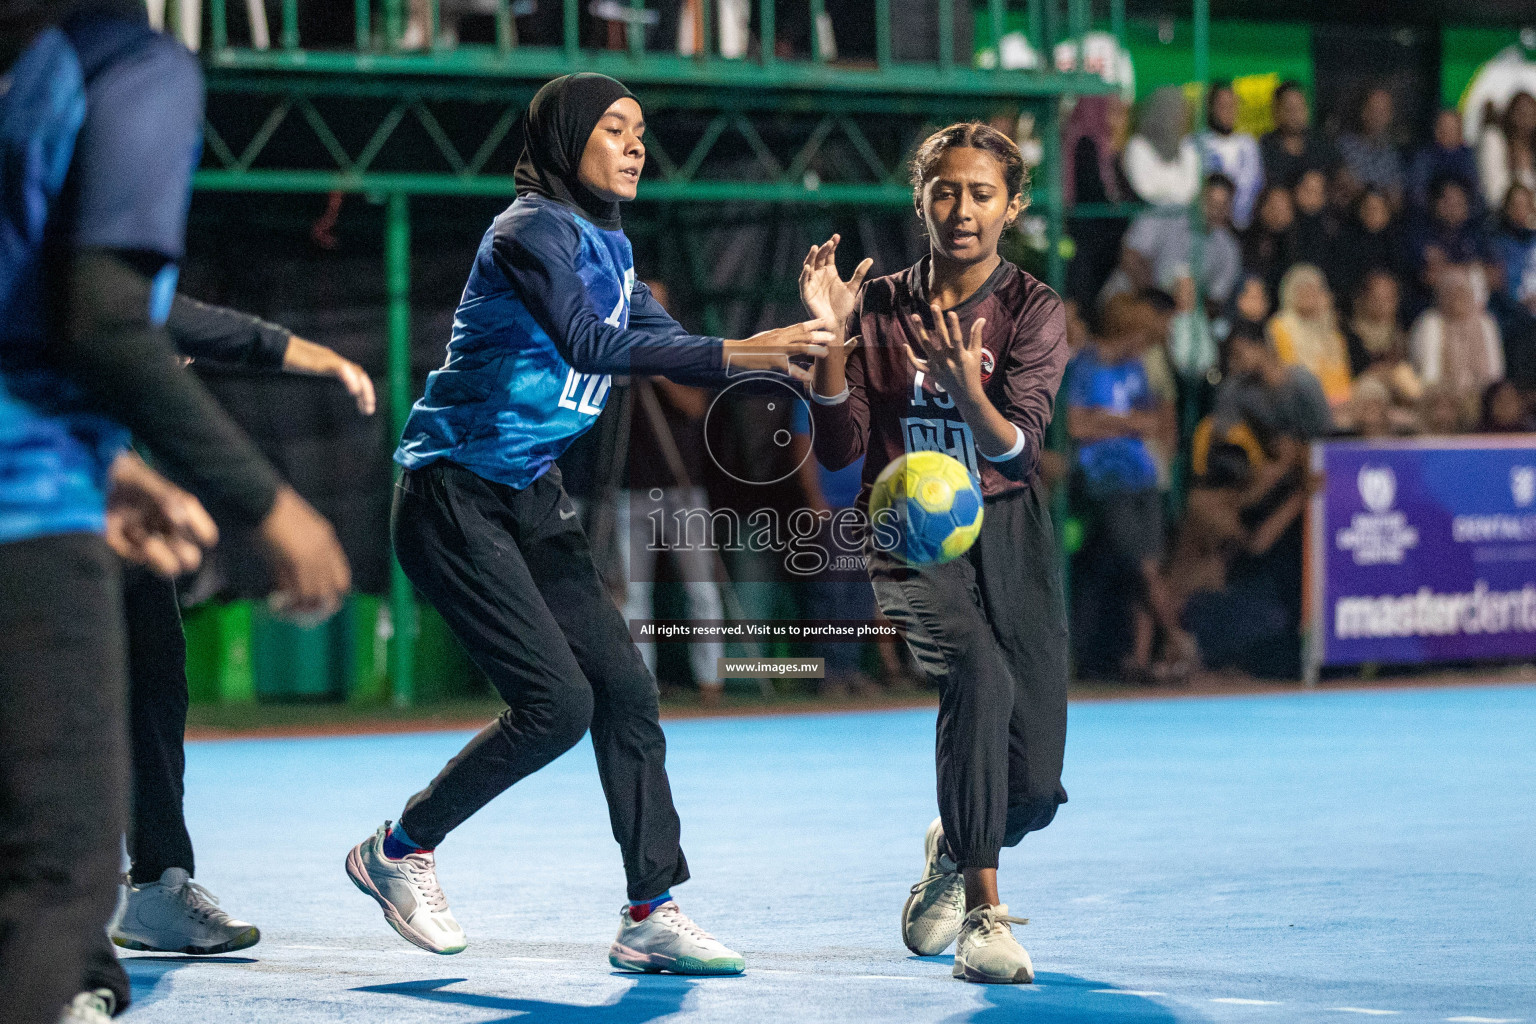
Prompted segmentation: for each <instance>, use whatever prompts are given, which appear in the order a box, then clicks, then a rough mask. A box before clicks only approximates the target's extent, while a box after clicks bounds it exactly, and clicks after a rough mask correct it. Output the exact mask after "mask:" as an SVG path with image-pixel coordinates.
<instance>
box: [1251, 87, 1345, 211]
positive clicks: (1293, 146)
mask: <svg viewBox="0 0 1536 1024" xmlns="http://www.w3.org/2000/svg"><path fill="white" fill-rule="evenodd" d="M1270 103H1271V111H1272V113H1273V114H1274V118H1275V129H1274V131H1272V132H1269V133H1268V134H1267V135H1265V136H1264V138H1263V139H1261V140H1260V141H1259V154H1260V156H1261V157H1262V158H1263V161H1264V180H1265V181H1267V182H1268V183H1269V184H1271V185H1280V186H1285V187H1289V186H1291V185H1294V184H1295V183H1296V181H1297V179H1299V178H1300V177H1301V174H1302V172H1303V171H1310V170H1319V171H1322V172H1324V173H1325V174H1326V173H1328V172H1329V171H1332V170H1333V168H1334V167H1335V166H1336V165H1337V164H1338V162H1339V155H1338V152H1337V150H1335V149H1334V148H1333V146H1332V144H1331V143H1329V142H1328V140H1327V139H1325V138H1323V137H1322V136H1321V135H1319V134H1318V133H1317V132H1315V131H1313V130H1312V112H1311V110H1310V109H1309V108H1308V106H1307V96H1306V93H1304V92H1302V89H1301V84H1300V83H1299V82H1296V81H1293V80H1286V81H1284V82H1281V83H1280V85H1279V87H1278V88H1276V89H1275V95H1274V98H1273V99H1272V100H1271V101H1270Z"/></svg>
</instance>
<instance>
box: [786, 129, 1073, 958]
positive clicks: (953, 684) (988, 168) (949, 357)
mask: <svg viewBox="0 0 1536 1024" xmlns="http://www.w3.org/2000/svg"><path fill="white" fill-rule="evenodd" d="M912 184H913V190H914V197H913V198H914V202H915V204H916V207H917V212H918V216H919V217H920V218H921V219H922V222H923V225H924V227H925V228H926V229H927V233H928V241H929V254H928V255H927V256H925V257H924V258H923V259H922V260H921V261H920V262H919V263H918V264H917V265H916V266H914V267H910V268H908V269H906V270H903V271H901V272H900V273H897V274H892V275H890V276H889V277H881V278H876V279H874V280H871V281H869V282H867V283H864V284H862V287H861V282H863V279H864V276H865V274H866V273H868V271H869V267H870V262H871V261H869V260H865V261H864V263H862V264H861V265H860V266H859V267H858V268H857V269H856V270H855V271H854V274H853V277H852V278H851V279H850V280H848V281H844V280H842V279H841V277H840V276H839V275H838V272H837V269H836V267H835V265H834V263H833V257H834V255H835V253H836V249H837V243H838V239H837V237H836V236H834V237H833V238H832V239H831V240H830V241H828V242H827V243H826V244H824V245H821V246H817V247H814V248H813V249H812V250H811V252H810V253H809V255H807V257H806V261H805V267H804V270H803V272H802V274H801V278H800V290H801V297H802V299H803V300H804V301H805V303H806V306H807V307H808V308H809V309H810V310H811V311H812V312H813V313H815V314H816V315H818V316H822V317H824V318H826V319H828V320H830V321H831V322H834V323H839V324H841V325H843V326H842V330H843V337H842V338H840V339H839V343H837V344H833V345H832V346H831V347H830V350H829V352H828V354H827V355H826V356H824V357H821V358H819V359H818V360H817V363H816V367H815V371H814V381H813V384H812V386H811V398H812V399H813V400H814V402H813V405H812V417H813V422H814V426H815V439H814V447H815V452H816V457H817V458H818V459H819V460H820V461H821V463H822V464H823V465H824V466H826V467H827V468H828V469H837V468H840V467H842V466H845V465H847V464H848V463H850V462H852V461H853V460H854V459H856V458H858V457H859V456H860V455H864V456H865V461H864V487H863V491H862V494H861V496H860V507H861V508H866V509H867V505H868V500H869V490H870V486H871V484H872V483H873V482H874V480H875V478H876V477H877V476H879V475H880V472H881V470H883V469H885V467H886V466H887V465H889V464H890V462H891V461H892V460H893V459H895V458H897V457H899V456H901V455H903V454H905V453H907V452H912V451H940V452H944V453H946V454H948V455H951V456H953V457H954V458H956V459H958V460H959V461H960V462H961V463H963V464H964V465H965V467H966V468H967V469H968V470H970V472H971V473H972V474H973V475H974V476H976V477H977V478H978V479H979V480H980V482H981V488H982V493H983V494H984V496H985V499H986V504H985V516H984V518H983V521H982V526H981V534H980V536H979V537H978V538H977V541H976V543H975V544H974V545H973V546H972V547H971V549H970V551H968V552H967V553H966V554H965V555H964V556H962V557H960V558H958V559H955V560H954V561H951V562H946V563H943V564H938V565H922V566H908V565H905V564H904V563H902V562H901V561H899V560H898V559H896V558H894V557H892V556H891V555H890V554H888V553H885V552H882V551H880V550H878V549H877V548H876V547H875V546H874V545H873V544H870V543H866V546H865V550H866V562H867V565H868V570H869V576H870V580H871V581H872V583H873V584H874V588H875V596H876V598H877V599H878V601H879V603H880V608H881V611H883V612H884V613H885V615H886V616H887V617H888V618H890V619H891V620H892V621H893V622H894V623H896V624H897V626H898V627H900V628H901V629H902V630H903V632H904V634H905V636H906V639H907V644H908V646H909V647H910V649H911V651H912V653H913V656H914V658H915V659H916V660H917V662H918V664H919V665H920V666H921V667H922V668H923V670H924V672H926V673H927V675H928V676H929V678H930V679H932V680H933V682H934V683H935V684H936V685H937V687H938V689H939V694H940V703H939V718H938V742H937V759H938V803H939V817H938V818H937V819H936V820H935V821H934V822H933V823H932V824H931V825H930V826H929V828H928V832H927V836H926V838H925V851H924V852H925V856H926V858H927V866H926V868H925V870H924V874H923V877H922V878H921V879H920V880H919V882H918V883H917V884H916V885H914V886H913V887H912V895H911V897H910V898H909V899H908V900H907V904H906V907H905V909H904V911H903V913H902V938H903V940H904V941H905V942H906V944H907V946H908V948H910V949H911V950H912V951H913V952H915V953H917V954H918V955H920V956H931V955H934V954H937V953H941V952H943V951H944V950H945V949H946V948H947V947H948V946H949V944H950V943H951V942H957V946H956V950H955V966H954V974H955V976H956V977H959V978H965V979H967V980H970V981H984V982H1029V981H1032V980H1033V978H1034V968H1033V965H1032V964H1031V963H1030V959H1029V954H1028V953H1026V952H1025V951H1024V949H1023V947H1022V946H1020V945H1019V943H1018V941H1017V939H1016V938H1014V936H1013V934H1012V929H1011V928H1010V924H1018V923H1021V922H1020V920H1019V919H1017V918H1013V917H1010V916H1009V914H1008V908H1007V907H1006V906H1004V905H1003V904H1002V901H1001V899H1000V898H999V896H998V887H997V866H998V854H999V852H1000V851H1001V849H1002V848H1003V847H1005V846H1014V845H1016V844H1017V843H1018V842H1019V841H1020V840H1021V839H1023V837H1024V836H1025V835H1026V834H1027V833H1029V832H1032V831H1034V830H1036V829H1041V828H1044V827H1045V826H1046V825H1048V824H1050V822H1051V819H1052V818H1053V817H1055V814H1056V808H1057V806H1058V805H1059V804H1061V803H1064V802H1065V801H1066V799H1067V794H1066V791H1065V790H1064V789H1062V787H1061V765H1062V752H1063V748H1064V746H1065V741H1066V729H1067V626H1066V612H1065V608H1064V607H1063V598H1062V586H1061V577H1060V571H1059V567H1058V565H1057V561H1056V546H1055V533H1054V531H1053V528H1052V526H1051V520H1050V515H1049V513H1048V510H1047V505H1048V500H1049V499H1048V495H1047V493H1046V490H1045V488H1044V486H1043V485H1042V483H1041V482H1040V479H1039V464H1040V452H1041V450H1042V448H1043V446H1044V443H1045V434H1046V428H1047V427H1048V426H1049V425H1050V420H1051V411H1052V408H1053V405H1054V402H1055V397H1056V390H1057V388H1058V387H1059V386H1060V384H1061V377H1062V372H1063V370H1064V369H1065V368H1066V363H1067V341H1066V318H1065V313H1064V311H1063V307H1062V303H1061V299H1060V298H1059V297H1058V296H1057V295H1056V293H1055V292H1053V291H1052V290H1051V289H1050V288H1048V287H1047V286H1046V285H1044V284H1042V283H1041V282H1040V281H1038V280H1036V279H1035V278H1033V277H1031V276H1030V275H1028V274H1026V273H1024V272H1022V271H1020V270H1019V269H1018V268H1017V267H1015V266H1013V265H1012V264H1011V263H1009V262H1007V261H1006V260H1003V259H1002V258H1001V257H1000V256H999V255H998V251H997V244H998V239H999V238H1000V237H1001V236H1002V233H1003V231H1005V230H1006V229H1007V228H1008V227H1009V226H1010V225H1012V224H1013V223H1014V221H1015V220H1017V219H1018V217H1019V214H1021V213H1022V212H1023V210H1024V208H1025V206H1027V205H1028V198H1027V182H1026V179H1025V173H1024V162H1023V160H1022V158H1021V157H1020V154H1019V150H1018V147H1017V146H1015V145H1014V143H1013V142H1012V141H1011V140H1010V139H1009V138H1008V137H1007V136H1006V135H1003V134H1002V133H1001V132H998V131H996V130H995V129H992V128H990V127H988V126H986V125H983V124H977V123H970V124H956V125H951V126H950V127H948V128H945V129H944V130H943V131H940V132H938V133H936V134H934V135H933V136H931V137H930V138H929V139H928V140H927V141H926V142H924V143H923V145H922V147H921V148H920V149H919V150H918V153H917V156H916V157H915V158H914V159H913V164H912Z"/></svg>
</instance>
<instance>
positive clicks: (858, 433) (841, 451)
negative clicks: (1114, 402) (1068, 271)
mask: <svg viewBox="0 0 1536 1024" xmlns="http://www.w3.org/2000/svg"><path fill="white" fill-rule="evenodd" d="M928 260H929V257H927V256H925V257H923V259H922V260H920V261H919V262H918V264H917V265H916V266H913V267H909V268H907V269H906V270H904V271H902V272H900V273H898V274H892V275H890V276H888V277H880V278H875V279H874V280H871V281H867V282H865V284H864V287H863V289H862V290H861V291H860V293H859V301H858V306H857V307H856V309H855V311H854V313H853V315H852V316H851V317H850V318H849V323H848V328H847V329H848V336H849V337H853V336H855V335H857V336H858V337H859V338H860V339H861V342H860V344H859V345H858V347H856V348H855V349H854V350H853V351H852V352H851V353H849V356H848V364H847V370H846V377H847V380H848V391H847V393H846V395H845V396H843V397H841V398H839V397H838V396H832V400H831V401H830V402H829V400H828V398H827V397H825V396H819V395H816V394H814V392H813V393H812V395H811V397H812V398H813V399H814V400H815V401H813V402H812V405H811V415H812V419H813V421H814V424H815V452H816V458H817V459H819V460H820V461H821V464H822V465H823V466H826V467H827V468H828V469H839V468H841V467H843V466H846V465H848V464H849V463H850V462H852V461H853V460H854V459H856V458H858V457H859V456H860V455H864V456H866V458H865V460H864V486H863V488H862V490H861V491H860V494H859V505H860V507H864V506H865V505H866V504H867V503H868V501H869V490H870V486H871V485H872V484H873V483H874V480H875V478H876V477H877V476H879V475H880V471H881V470H883V469H884V468H885V467H886V466H888V465H889V464H890V463H891V461H892V460H893V459H895V458H897V457H898V456H900V455H903V454H905V453H907V452H912V451H940V452H944V453H945V454H946V455H951V456H953V457H954V458H956V459H959V460H960V462H961V463H962V464H963V465H964V466H965V467H966V469H968V470H970V471H971V474H972V475H973V476H975V477H977V478H979V479H980V481H981V490H982V493H983V494H984V495H985V496H986V497H988V498H990V497H994V496H996V495H998V494H1003V493H1005V492H1007V491H1010V490H1013V489H1015V488H1018V487H1023V486H1026V485H1027V484H1028V483H1029V482H1030V481H1031V479H1032V478H1033V477H1034V475H1035V473H1036V472H1037V470H1038V469H1039V465H1040V451H1041V448H1042V447H1043V445H1044V443H1045V432H1046V428H1047V427H1049V426H1050V423H1051V411H1052V408H1053V405H1054V402H1055V399H1056V389H1057V388H1058V387H1060V386H1061V375H1062V373H1063V371H1064V370H1065V369H1066V365H1067V323H1066V314H1065V312H1064V310H1063V309H1062V304H1061V299H1060V298H1059V297H1057V295H1056V293H1055V292H1054V291H1052V290H1051V289H1050V288H1049V287H1048V286H1046V285H1045V284H1044V283H1042V282H1041V281H1039V280H1036V279H1035V278H1034V277H1031V276H1030V275H1029V274H1026V273H1024V272H1023V271H1022V270H1020V269H1019V268H1018V267H1015V266H1014V265H1013V264H1012V263H1009V262H1008V261H1007V260H1004V261H1003V262H1002V263H1000V264H999V265H998V268H997V270H996V271H994V272H993V274H992V276H991V277H989V278H988V279H987V281H986V283H985V284H983V285H982V286H981V288H979V289H977V291H976V294H974V295H972V296H971V297H970V298H968V299H966V300H965V301H964V302H962V303H961V304H960V305H958V306H956V307H955V308H954V310H953V312H954V313H955V314H956V315H957V316H958V317H959V318H960V329H961V331H963V332H964V335H965V337H967V338H969V337H970V331H971V324H972V323H974V322H975V321H976V320H978V319H984V320H986V326H985V327H983V328H982V355H981V380H982V388H983V390H984V391H985V392H986V395H987V398H988V399H989V400H990V401H991V402H992V404H993V405H994V406H995V407H996V408H997V410H998V411H999V412H1001V413H1002V414H1003V416H1004V418H1006V419H1007V420H1008V421H1009V422H1010V423H1012V424H1013V425H1014V426H1016V427H1017V428H1018V434H1017V437H1018V442H1017V443H1015V445H1014V448H1013V450H1012V451H1011V452H1009V453H1005V455H1004V456H1003V457H1001V458H999V459H997V460H992V459H989V458H987V457H986V456H984V455H982V454H981V453H980V452H978V451H977V450H976V442H975V439H974V437H973V436H972V433H971V428H970V426H969V425H968V424H967V423H966V422H965V420H964V419H963V418H962V417H961V415H960V413H959V411H958V410H957V409H956V408H955V403H954V399H952V398H950V397H949V396H948V395H947V394H946V393H945V392H944V391H942V390H941V389H939V387H938V386H937V385H936V384H934V383H933V382H932V381H931V380H925V379H924V376H925V375H924V374H923V373H921V372H920V371H918V370H917V369H916V368H915V367H914V366H913V365H912V363H911V361H910V360H908V358H907V353H906V345H907V344H908V343H909V342H910V343H911V344H912V348H913V351H915V352H917V353H918V354H919V355H921V354H922V351H923V349H922V346H921V344H919V343H918V342H917V341H916V340H915V339H914V334H913V327H912V324H911V321H910V320H909V319H908V318H909V317H910V316H911V315H912V314H913V313H916V314H919V315H920V316H921V317H922V318H923V322H924V323H925V324H927V325H928V328H929V330H930V332H931V331H932V330H933V328H934V326H935V325H934V323H933V313H932V310H931V309H929V299H928V294H927V280H928Z"/></svg>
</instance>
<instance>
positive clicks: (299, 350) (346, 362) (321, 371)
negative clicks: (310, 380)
mask: <svg viewBox="0 0 1536 1024" xmlns="http://www.w3.org/2000/svg"><path fill="white" fill-rule="evenodd" d="M283 369H284V370H286V371H287V372H289V373H307V374H310V375H312V376H316V377H335V378H336V379H337V380H339V381H341V386H342V387H344V388H346V389H347V394H349V395H351V396H352V400H353V401H354V402H356V403H357V411H358V412H360V413H362V414H363V415H364V416H372V415H373V410H374V408H375V407H376V406H377V404H378V399H377V397H376V396H375V395H374V392H373V378H371V377H369V376H368V372H367V371H366V370H364V369H363V368H362V367H361V366H358V365H357V364H356V363H354V362H352V361H351V360H350V359H343V358H342V357H341V356H339V355H337V354H336V353H335V352H334V351H333V350H331V349H328V348H326V347H325V346H324V345H316V344H315V343H314V342H312V341H306V340H304V339H303V338H300V337H299V336H297V335H295V336H293V337H292V338H289V339H288V348H287V350H286V351H285V352H284V353H283Z"/></svg>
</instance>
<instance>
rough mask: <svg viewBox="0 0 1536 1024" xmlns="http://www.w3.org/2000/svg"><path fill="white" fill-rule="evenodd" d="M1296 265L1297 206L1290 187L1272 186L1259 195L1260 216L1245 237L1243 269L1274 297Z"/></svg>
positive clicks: (1258, 214) (1249, 227)
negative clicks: (1259, 281) (1281, 279)
mask: <svg viewBox="0 0 1536 1024" xmlns="http://www.w3.org/2000/svg"><path fill="white" fill-rule="evenodd" d="M1295 262H1296V204H1295V201H1294V200H1292V199H1291V190H1290V189H1289V188H1288V187H1286V186H1284V185H1274V184H1271V185H1268V186H1266V187H1265V189H1264V191H1263V192H1262V193H1261V194H1260V195H1259V200H1258V211H1257V214H1256V215H1255V216H1254V219H1253V223H1252V224H1250V225H1248V230H1247V231H1246V232H1245V233H1244V234H1243V266H1244V267H1245V268H1247V270H1248V271H1249V272H1250V273H1253V274H1257V275H1258V276H1259V278H1260V279H1261V280H1262V281H1263V282H1264V287H1265V288H1267V289H1268V290H1269V294H1271V295H1273V294H1275V293H1276V292H1278V291H1279V290H1280V278H1282V277H1284V276H1285V272H1286V271H1287V270H1289V269H1291V264H1292V263H1295Z"/></svg>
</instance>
